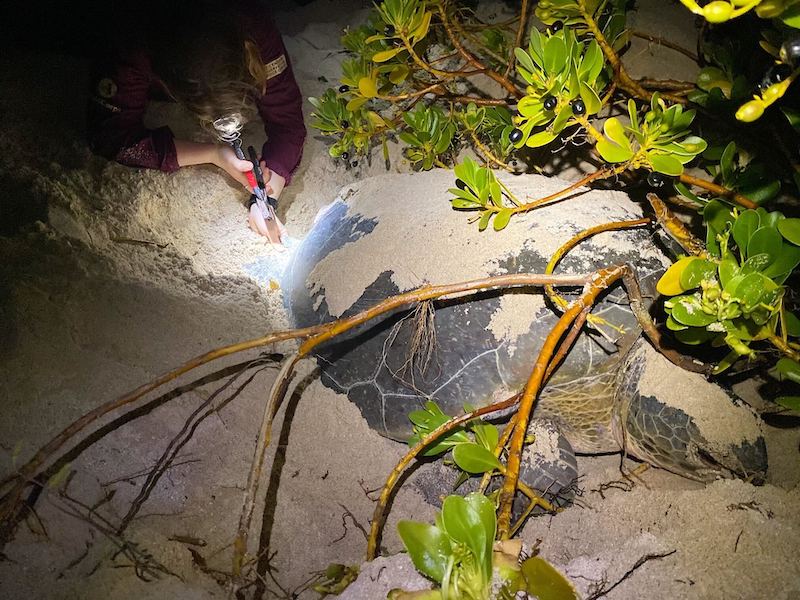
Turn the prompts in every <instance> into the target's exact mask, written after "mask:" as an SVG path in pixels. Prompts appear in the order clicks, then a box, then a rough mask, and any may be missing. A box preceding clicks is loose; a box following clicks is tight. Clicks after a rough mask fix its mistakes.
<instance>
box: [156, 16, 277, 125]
mask: <svg viewBox="0 0 800 600" xmlns="http://www.w3.org/2000/svg"><path fill="white" fill-rule="evenodd" d="M220 9H221V10H220ZM232 12H233V11H232V10H225V7H224V6H223V7H219V8H218V7H216V6H209V5H206V6H202V5H201V6H196V7H195V10H194V11H193V14H192V15H191V16H190V17H189V18H188V19H185V20H184V21H183V22H182V23H181V24H180V28H179V29H178V30H177V31H172V32H167V34H166V35H162V36H161V39H159V40H156V41H155V43H153V44H152V45H151V48H152V60H153V69H154V71H155V73H156V74H157V75H158V76H159V78H161V80H162V81H163V82H164V85H165V86H166V87H167V90H168V91H169V93H170V94H171V95H172V96H173V97H174V98H175V99H176V100H177V101H178V102H180V103H181V104H183V105H184V106H186V107H187V108H188V109H189V110H190V111H192V112H193V113H194V114H196V115H197V117H198V118H199V119H200V122H201V124H202V125H203V126H204V127H206V128H210V125H211V123H212V122H213V121H214V120H215V119H217V118H219V117H221V116H224V115H227V114H232V113H239V114H241V115H242V117H243V120H244V122H246V121H249V120H252V119H253V118H254V117H255V116H256V114H257V108H256V105H255V98H256V97H257V96H259V95H261V94H263V93H264V92H265V87H266V85H265V84H266V77H265V75H264V70H263V68H264V67H263V63H262V62H261V57H260V53H259V50H258V47H257V46H256V44H255V43H254V42H253V41H251V40H249V39H247V38H246V37H245V35H244V33H243V31H242V30H241V27H240V25H239V22H238V21H237V20H236V19H235V18H234V15H233V14H232Z"/></svg>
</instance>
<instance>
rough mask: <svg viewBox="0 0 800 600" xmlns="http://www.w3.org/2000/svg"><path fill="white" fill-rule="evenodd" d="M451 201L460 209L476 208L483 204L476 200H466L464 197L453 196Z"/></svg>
mask: <svg viewBox="0 0 800 600" xmlns="http://www.w3.org/2000/svg"><path fill="white" fill-rule="evenodd" d="M450 203H451V204H452V205H453V208H458V209H475V208H480V207H481V206H482V205H481V204H479V203H478V202H476V201H475V200H466V199H464V198H453V199H451V200H450Z"/></svg>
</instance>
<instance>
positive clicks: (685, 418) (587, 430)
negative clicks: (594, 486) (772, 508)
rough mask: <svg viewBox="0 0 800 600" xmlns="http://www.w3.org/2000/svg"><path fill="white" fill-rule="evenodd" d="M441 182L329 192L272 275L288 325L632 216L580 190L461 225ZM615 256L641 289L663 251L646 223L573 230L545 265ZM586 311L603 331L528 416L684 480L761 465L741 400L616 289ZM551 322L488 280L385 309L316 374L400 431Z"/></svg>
mask: <svg viewBox="0 0 800 600" xmlns="http://www.w3.org/2000/svg"><path fill="white" fill-rule="evenodd" d="M499 177H500V178H501V180H502V181H503V182H504V183H505V185H507V186H508V187H509V188H510V189H511V190H512V191H513V192H514V193H515V194H516V195H517V197H518V198H521V199H522V198H526V197H528V198H535V197H540V196H544V195H546V194H548V193H551V192H553V191H555V190H558V189H561V188H562V186H566V185H567V184H566V183H565V182H563V181H560V180H558V179H555V178H546V177H542V176H536V175H522V176H511V175H499ZM453 183H454V181H453V175H452V173H451V172H448V171H444V170H435V171H430V172H427V173H416V174H387V175H384V176H380V177H376V178H371V179H367V180H364V181H361V182H359V183H357V184H355V185H353V186H351V187H349V188H346V189H345V190H343V191H342V193H341V194H340V196H339V198H338V199H337V200H336V201H335V202H333V203H332V204H331V205H329V206H328V207H327V208H326V209H325V210H324V211H323V212H321V213H320V215H319V216H318V218H317V220H316V222H315V224H314V226H313V227H312V229H311V231H310V233H309V234H308V235H307V237H306V238H305V239H304V240H303V241H302V243H301V244H300V245H299V246H298V248H297V249H296V251H295V255H294V257H293V259H292V261H291V263H290V265H289V268H288V269H287V271H286V275H285V280H284V285H283V287H284V290H286V294H287V295H286V299H287V304H288V307H289V309H290V313H291V315H292V317H293V319H294V321H295V324H296V325H297V326H308V325H314V324H318V323H322V322H327V321H330V320H331V319H335V318H339V317H343V316H349V315H352V314H354V313H356V312H359V311H361V310H364V309H365V308H367V307H370V306H372V305H374V304H375V303H377V302H378V301H380V300H382V299H384V298H386V297H388V296H391V295H393V294H397V293H399V292H402V291H406V290H409V289H412V288H415V287H417V286H419V285H422V284H425V283H430V284H443V283H452V282H457V281H464V280H470V279H477V278H481V277H485V276H487V275H494V274H501V273H512V272H529V273H543V272H544V270H545V266H546V265H547V262H548V260H549V258H550V256H551V255H552V254H553V252H554V251H555V250H556V249H557V248H559V247H560V246H561V245H562V244H563V243H564V242H566V241H567V240H568V239H569V238H570V237H572V236H573V235H574V234H576V233H577V232H579V231H581V230H584V229H586V228H588V227H591V226H594V225H598V224H600V223H605V222H611V221H620V220H628V219H635V218H638V217H640V216H641V214H642V211H641V207H640V206H639V205H638V204H636V203H634V202H633V201H631V200H630V199H629V197H628V196H627V195H625V194H623V193H620V192H611V191H590V190H585V189H584V190H581V191H580V192H577V193H576V194H575V195H573V196H572V197H570V198H569V199H566V200H564V201H563V202H559V203H556V204H553V205H550V206H546V207H543V208H540V209H537V210H535V211H532V212H529V213H527V214H521V215H516V216H515V217H514V218H513V219H512V220H511V222H510V224H509V225H508V226H507V227H506V228H505V229H504V230H502V231H500V232H495V231H492V230H491V227H490V228H489V230H486V231H482V232H481V231H478V227H477V225H476V224H475V223H474V222H473V223H472V224H470V223H469V222H468V221H469V219H470V217H471V216H472V214H471V213H468V212H463V211H456V210H453V209H452V208H451V205H450V203H449V202H448V200H449V198H450V197H451V196H450V194H449V193H448V191H447V190H448V188H450V187H452V186H453ZM622 263H629V264H632V265H633V266H634V268H635V269H636V271H637V274H638V278H639V280H640V283H641V286H642V291H643V294H644V296H645V297H647V298H650V299H652V298H654V297H655V296H656V293H655V282H656V281H657V280H658V278H659V277H660V275H661V274H662V273H663V272H664V270H665V269H666V268H667V267H668V265H669V264H670V263H671V261H670V260H669V259H668V258H667V256H666V255H665V254H664V252H663V251H662V250H661V249H660V247H659V245H658V244H657V243H656V242H655V241H654V238H653V233H652V231H650V230H647V229H631V230H626V231H619V232H612V233H603V234H600V235H597V236H595V237H593V238H591V239H590V240H587V241H585V242H584V243H582V244H581V245H579V246H578V247H577V248H576V249H574V250H573V251H571V252H570V253H569V254H568V255H567V257H566V258H565V259H564V260H563V261H562V263H561V264H560V265H559V267H558V269H557V272H560V273H568V272H572V273H588V272H590V271H593V270H594V269H596V268H598V267H600V266H604V265H605V266H608V265H612V264H622ZM575 292H576V290H572V293H575ZM594 314H595V315H599V316H601V317H602V318H603V319H605V320H606V321H607V322H608V323H609V324H611V326H612V327H608V326H599V328H600V329H601V330H603V331H601V332H598V331H594V330H587V331H585V332H584V333H582V334H581V335H580V337H579V338H578V340H577V342H576V343H575V344H574V346H573V348H572V349H571V351H570V353H569V355H568V356H567V358H566V359H565V360H564V362H563V364H562V365H561V366H560V368H559V369H558V370H557V371H556V373H555V374H554V375H553V377H552V378H551V379H550V381H549V383H548V385H547V387H546V389H545V390H544V391H543V393H542V395H541V398H540V399H539V401H538V404H537V407H536V409H535V412H534V417H535V418H537V419H547V420H548V421H549V422H550V423H553V424H555V426H557V428H558V429H559V430H560V432H561V433H562V434H563V435H564V436H566V439H567V440H568V441H569V443H570V444H571V446H572V449H574V451H576V452H579V453H600V452H611V451H619V450H620V449H621V448H622V447H624V448H625V449H626V451H627V452H628V454H631V455H634V456H636V457H638V458H640V459H642V460H645V461H648V462H650V463H653V464H655V465H658V466H661V467H663V468H666V469H669V470H671V471H674V472H676V473H679V474H681V475H684V476H686V477H690V478H693V479H698V480H709V479H713V478H716V477H720V476H731V475H734V474H735V475H738V476H741V477H745V478H749V479H750V480H753V481H757V480H761V479H762V478H763V477H764V474H765V472H766V447H765V444H764V439H763V437H762V434H761V429H760V421H759V419H758V418H757V417H756V416H755V415H754V414H753V413H752V411H750V409H749V408H748V407H746V406H744V405H742V404H741V403H738V402H737V401H735V400H734V399H733V398H732V397H730V396H729V395H728V394H727V393H726V392H725V391H723V390H722V389H721V388H720V387H718V386H716V385H714V384H712V383H709V382H708V381H706V379H705V378H704V377H702V376H701V375H697V374H691V373H688V372H686V371H684V370H682V369H679V368H678V367H675V366H674V365H672V364H671V363H669V362H668V361H667V360H666V359H664V358H663V357H662V356H661V355H660V354H659V353H657V352H656V351H655V350H654V349H653V348H652V347H651V346H650V345H649V344H648V343H647V342H646V341H644V340H643V339H642V338H641V336H640V329H639V327H638V325H637V322H636V320H635V318H634V316H633V314H632V313H631V311H630V309H629V307H628V305H627V297H626V295H625V293H624V290H623V289H622V288H621V287H620V286H618V287H617V288H615V289H612V290H611V291H610V292H609V293H608V294H606V296H605V297H604V298H603V299H602V300H601V302H600V303H599V304H598V305H597V307H596V308H595V310H594ZM556 319H557V313H556V312H555V311H554V309H553V308H552V307H551V306H550V305H549V303H548V302H547V301H546V298H545V297H544V296H543V294H542V292H541V290H540V289H538V288H537V289H534V288H531V289H514V290H510V291H507V292H505V293H504V292H487V293H483V294H480V295H479V296H478V297H477V298H475V297H473V298H469V299H466V300H448V301H443V302H438V303H435V311H431V307H428V306H423V307H422V308H421V309H420V310H417V311H415V312H414V311H399V312H396V313H394V314H391V315H390V316H387V317H385V318H383V319H381V320H379V322H377V323H375V322H373V323H371V324H370V325H369V326H363V327H361V328H360V329H358V330H357V331H355V332H353V333H351V334H349V335H346V336H344V337H342V338H337V339H336V340H334V341H333V342H331V343H328V344H327V345H325V346H324V347H321V348H320V349H319V352H318V354H317V356H318V361H319V364H320V367H321V372H322V380H323V382H324V383H325V384H326V385H328V386H329V387H331V388H333V389H335V390H337V391H339V392H342V393H346V394H347V396H348V398H349V399H350V400H351V401H353V402H354V403H355V404H356V405H357V406H358V407H359V408H360V409H361V413H362V414H363V416H364V418H365V419H366V420H367V422H368V423H369V425H370V427H372V428H373V429H375V430H376V431H378V432H379V433H381V434H383V435H386V436H388V437H391V438H394V439H397V440H402V441H405V440H406V439H407V438H408V437H409V435H410V433H411V423H410V422H409V420H408V416H407V415H408V413H409V412H411V411H412V410H417V409H419V408H420V407H421V406H422V405H423V404H424V403H425V402H426V401H427V400H429V399H432V400H434V401H435V402H436V403H437V404H438V405H439V406H440V407H441V408H442V409H443V410H444V411H445V412H447V413H449V414H459V413H460V412H461V411H462V410H463V407H464V405H471V406H482V405H485V404H488V403H490V402H494V401H497V400H499V399H503V398H505V397H508V396H509V395H511V394H512V393H513V392H516V391H518V390H519V389H521V387H522V385H523V384H524V382H525V380H526V379H527V377H528V375H529V373H530V370H531V368H532V365H533V361H534V359H535V357H536V356H537V354H538V351H539V349H540V347H541V345H542V342H543V339H544V337H545V336H546V334H547V333H548V332H549V331H550V329H551V327H552V325H553V324H554V323H555V321H556ZM420 332H423V333H424V335H422V336H420V335H419V333H420ZM611 334H613V335H611ZM557 444H560V445H559V446H558V448H557V450H558V454H561V455H562V457H567V458H568V457H569V456H571V455H572V450H570V449H568V447H567V446H564V443H563V440H561V441H557ZM573 464H574V458H573Z"/></svg>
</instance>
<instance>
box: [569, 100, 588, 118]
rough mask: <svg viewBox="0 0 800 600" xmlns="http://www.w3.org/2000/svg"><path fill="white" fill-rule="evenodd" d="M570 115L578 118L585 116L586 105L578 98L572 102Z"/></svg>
mask: <svg viewBox="0 0 800 600" xmlns="http://www.w3.org/2000/svg"><path fill="white" fill-rule="evenodd" d="M572 114H573V115H578V116H580V115H585V114H586V104H584V102H583V100H581V99H580V98H576V99H575V100H573V101H572Z"/></svg>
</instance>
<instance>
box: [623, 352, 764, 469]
mask: <svg viewBox="0 0 800 600" xmlns="http://www.w3.org/2000/svg"><path fill="white" fill-rule="evenodd" d="M617 381H618V383H617V390H616V400H615V402H616V404H615V408H616V411H617V415H616V419H615V427H614V429H615V434H616V436H617V438H618V441H619V442H620V444H621V445H622V446H623V448H625V449H626V450H627V452H629V453H630V454H632V455H633V456H636V457H637V458H639V459H641V460H645V461H647V462H650V463H652V464H654V465H656V466H659V467H662V468H664V469H667V470H669V471H672V472H674V473H678V474H679V475H683V476H684V477H689V478H691V479H696V480H700V481H711V480H714V479H717V478H720V477H732V476H738V477H742V478H744V479H748V480H750V481H752V482H754V483H762V482H763V481H764V477H765V476H766V471H767V449H766V444H765V442H764V437H763V434H762V431H761V420H760V419H759V418H758V416H757V415H756V414H755V413H753V411H752V410H751V409H750V408H749V407H748V406H746V405H744V404H743V403H741V402H739V401H737V400H735V399H734V398H732V397H731V396H730V395H729V394H728V393H727V392H725V390H723V389H722V388H720V387H719V386H717V385H715V384H713V383H711V382H709V381H707V380H706V379H705V378H704V377H703V376H702V375H699V374H697V373H689V372H688V371H685V370H683V369H681V368H679V367H677V366H675V365H673V364H672V363H670V362H669V361H668V360H667V359H666V358H664V357H663V356H662V355H661V354H659V353H658V352H656V351H655V350H654V349H653V348H652V347H651V346H650V345H649V344H648V343H647V342H645V341H644V340H641V341H640V342H638V343H637V345H636V346H635V347H634V348H633V349H632V350H631V352H630V354H629V356H628V358H627V360H626V362H625V364H624V365H623V367H622V369H621V370H620V373H619V376H618V380H617Z"/></svg>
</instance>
